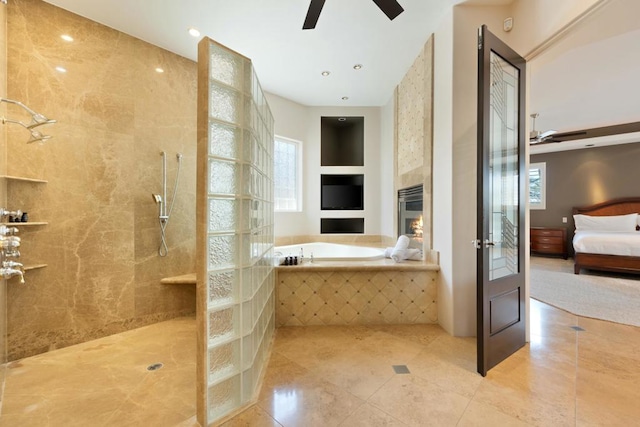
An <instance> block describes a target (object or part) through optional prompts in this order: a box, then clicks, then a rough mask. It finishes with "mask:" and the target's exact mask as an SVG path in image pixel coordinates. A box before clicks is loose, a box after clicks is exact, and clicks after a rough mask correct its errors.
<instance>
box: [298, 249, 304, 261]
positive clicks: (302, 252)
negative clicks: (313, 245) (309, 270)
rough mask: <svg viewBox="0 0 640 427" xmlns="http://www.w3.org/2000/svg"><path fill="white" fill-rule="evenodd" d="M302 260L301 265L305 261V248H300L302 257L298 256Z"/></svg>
mask: <svg viewBox="0 0 640 427" xmlns="http://www.w3.org/2000/svg"><path fill="white" fill-rule="evenodd" d="M298 259H299V261H300V265H302V263H303V262H304V249H303V248H300V258H298Z"/></svg>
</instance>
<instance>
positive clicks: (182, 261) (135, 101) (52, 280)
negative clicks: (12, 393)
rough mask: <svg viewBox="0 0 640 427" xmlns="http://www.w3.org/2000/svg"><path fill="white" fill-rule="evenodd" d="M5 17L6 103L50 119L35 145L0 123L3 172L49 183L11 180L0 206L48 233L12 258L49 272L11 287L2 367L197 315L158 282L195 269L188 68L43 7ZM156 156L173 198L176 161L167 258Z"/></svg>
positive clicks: (36, 231) (187, 291) (25, 236)
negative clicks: (161, 251)
mask: <svg viewBox="0 0 640 427" xmlns="http://www.w3.org/2000/svg"><path fill="white" fill-rule="evenodd" d="M2 7H5V6H2ZM6 8H7V12H8V32H7V34H8V35H7V38H8V51H7V55H8V69H9V70H8V91H7V96H8V97H9V98H12V99H17V100H20V101H22V102H24V103H25V104H26V105H29V106H30V107H31V108H33V109H34V110H36V111H39V112H42V113H44V114H46V115H48V116H50V117H51V118H53V119H56V120H57V121H58V123H56V124H55V125H50V126H48V127H47V129H46V133H48V134H51V135H52V136H53V138H52V139H51V140H50V141H48V142H46V143H44V144H29V145H27V144H25V140H26V138H27V137H28V134H27V133H26V132H25V130H24V129H22V128H20V127H19V126H15V129H14V128H9V127H8V126H4V127H5V128H6V130H7V132H8V147H7V158H8V170H7V173H8V174H9V175H18V176H26V177H30V178H40V179H46V180H47V181H48V183H46V184H33V183H23V182H12V183H9V184H8V186H9V187H8V202H7V206H8V207H10V208H12V209H22V210H23V211H27V212H29V217H30V220H31V221H48V222H49V225H46V226H32V227H29V228H27V227H22V228H23V229H24V231H23V232H21V237H22V243H23V244H22V247H21V248H20V250H21V252H22V257H21V261H23V262H24V263H25V264H36V263H38V264H40V263H43V264H47V265H48V267H46V268H44V269H40V270H34V271H29V272H27V274H26V277H25V278H26V282H27V283H26V284H25V285H22V286H20V285H18V283H17V280H15V279H12V280H10V281H9V283H8V324H9V331H8V332H9V345H8V347H9V349H10V353H9V359H10V360H14V359H18V358H22V357H25V356H28V355H33V354H36V353H41V352H45V351H48V350H50V349H54V348H60V347H64V346H67V345H70V344H74V343H78V342H83V341H86V340H89V339H93V338H98V337H101V336H105V335H109V334H113V333H116V332H120V331H123V330H127V329H131V328H134V327H137V326H142V325H145V324H149V323H153V322H157V321H159V320H165V319H169V318H173V317H176V316H181V315H187V314H191V313H193V311H194V307H195V289H193V287H185V286H166V285H162V284H160V279H161V278H163V277H167V276H176V275H180V274H184V273H188V272H192V271H194V268H195V221H194V219H195V212H194V207H195V152H196V74H197V69H196V65H195V63H194V62H193V61H189V60H187V59H185V58H182V57H179V56H177V55H175V54H172V53H169V52H167V51H165V50H163V49H160V48H158V47H155V46H152V45H150V44H148V43H145V42H142V41H140V40H137V39H135V38H133V37H130V36H127V35H125V34H123V33H120V32H118V31H115V30H113V29H110V28H107V27H105V26H103V25H100V24H97V23H95V22H92V21H89V20H87V19H85V18H82V17H80V16H77V15H74V14H72V13H69V12H67V11H64V10H62V9H59V8H57V7H54V6H52V5H50V4H48V3H45V2H43V1H37V0H15V1H14V0H12V1H10V2H9V4H8V5H7V6H6ZM62 34H69V35H71V36H72V37H74V39H75V41H74V42H71V43H69V42H66V41H64V40H62V39H61V38H60V36H61V35H62ZM56 66H64V67H65V68H66V69H67V72H66V73H59V72H57V71H56V70H55V67H56ZM158 66H160V67H162V68H163V69H164V71H165V72H164V73H162V74H159V73H157V72H156V71H155V68H156V67H158ZM160 151H166V152H167V153H168V159H169V161H168V162H167V165H168V167H169V170H168V174H167V175H168V177H169V180H168V181H169V182H168V184H169V190H170V191H171V190H172V186H173V182H172V178H173V177H174V176H175V173H176V170H175V168H176V162H175V161H171V160H175V153H177V152H181V153H182V154H183V155H184V157H183V167H182V171H181V178H180V189H179V191H178V196H177V200H176V203H175V206H174V209H173V213H172V217H171V220H170V222H169V225H168V227H167V240H168V244H169V255H168V256H167V257H166V258H160V257H159V256H158V255H157V249H158V245H159V243H160V237H159V227H158V219H157V215H158V211H157V209H158V208H157V205H156V204H155V203H154V202H153V200H152V198H151V194H152V193H158V192H160V191H161V188H162V181H161V171H162V168H161V157H160Z"/></svg>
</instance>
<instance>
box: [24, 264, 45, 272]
mask: <svg viewBox="0 0 640 427" xmlns="http://www.w3.org/2000/svg"><path fill="white" fill-rule="evenodd" d="M47 265H48V264H32V265H25V266H24V271H31V270H38V269H40V268H45V267H47Z"/></svg>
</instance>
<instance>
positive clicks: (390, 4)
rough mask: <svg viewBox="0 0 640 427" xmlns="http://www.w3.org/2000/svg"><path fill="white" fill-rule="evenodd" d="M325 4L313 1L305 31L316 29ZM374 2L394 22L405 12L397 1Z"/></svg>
mask: <svg viewBox="0 0 640 427" xmlns="http://www.w3.org/2000/svg"><path fill="white" fill-rule="evenodd" d="M324 2H325V0H311V3H310V4H309V10H308V11H307V17H306V18H305V20H304V25H302V29H303V30H312V29H314V28H315V27H316V24H317V23H318V18H319V17H320V12H322V7H323V6H324ZM373 2H374V3H375V4H376V5H377V6H378V7H379V8H380V10H381V11H383V12H384V14H385V15H387V17H388V18H389V19H390V20H392V21H393V20H394V18H395V17H396V16H398V15H400V14H401V13H402V12H404V9H403V8H402V6H400V4H399V3H398V2H397V1H396V0H373Z"/></svg>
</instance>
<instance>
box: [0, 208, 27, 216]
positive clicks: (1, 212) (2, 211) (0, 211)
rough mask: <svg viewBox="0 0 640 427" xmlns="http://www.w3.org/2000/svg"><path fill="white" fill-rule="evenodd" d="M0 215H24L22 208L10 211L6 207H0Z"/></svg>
mask: <svg viewBox="0 0 640 427" xmlns="http://www.w3.org/2000/svg"><path fill="white" fill-rule="evenodd" d="M0 216H2V217H5V216H13V217H19V216H22V211H21V210H20V209H18V210H15V211H9V210H6V209H5V208H0Z"/></svg>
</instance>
